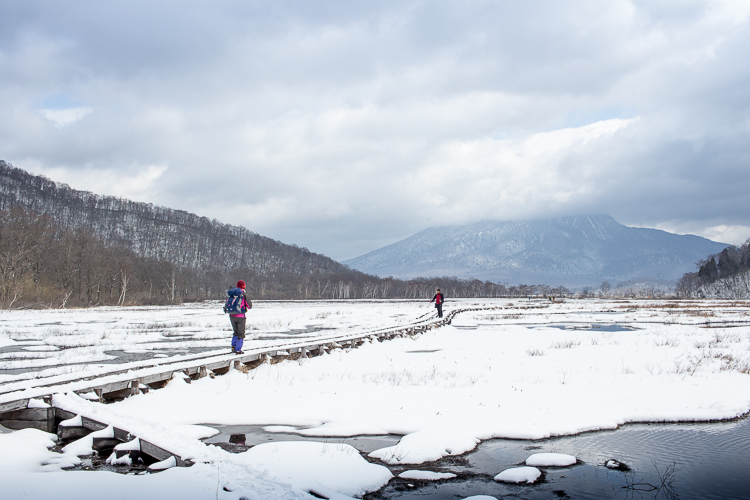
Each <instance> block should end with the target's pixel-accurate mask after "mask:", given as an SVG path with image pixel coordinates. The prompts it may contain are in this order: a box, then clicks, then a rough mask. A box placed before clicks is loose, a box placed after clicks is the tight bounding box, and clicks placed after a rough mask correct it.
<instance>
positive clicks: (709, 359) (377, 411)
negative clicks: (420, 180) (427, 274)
mask: <svg viewBox="0 0 750 500" xmlns="http://www.w3.org/2000/svg"><path fill="white" fill-rule="evenodd" d="M457 307H461V308H468V307H494V308H496V309H493V310H487V311H480V312H467V313H462V314H459V315H458V316H457V317H456V318H455V319H454V320H453V322H452V325H450V326H446V327H443V328H439V329H437V330H432V331H429V332H428V333H425V334H422V335H418V336H415V337H413V338H402V339H395V340H391V341H386V342H382V343H381V342H377V341H376V342H374V343H366V344H365V345H364V346H362V347H360V348H358V349H353V350H348V351H347V350H336V351H333V352H332V353H331V354H327V355H323V356H319V357H315V358H310V359H301V360H299V361H284V362H281V363H278V364H273V365H270V364H263V365H261V366H260V367H258V368H256V369H254V370H251V371H250V372H249V373H243V372H241V371H235V370H232V371H230V372H229V373H228V374H227V375H224V376H220V377H216V378H215V379H210V378H204V379H200V380H198V381H193V383H192V384H187V383H186V382H184V381H183V380H181V379H175V380H173V381H172V382H170V383H169V384H168V385H167V387H166V388H164V389H161V390H157V391H152V392H150V393H149V394H145V395H139V396H134V397H131V398H129V399H126V400H124V401H122V402H120V403H115V404H109V405H102V404H99V403H96V402H91V401H86V400H83V399H81V398H79V397H77V396H75V395H73V394H68V395H62V394H61V395H58V396H56V397H55V403H56V404H59V405H61V406H63V407H65V408H66V409H69V410H71V411H76V412H78V413H82V414H85V415H87V416H90V417H93V418H96V419H97V420H101V421H105V422H108V423H111V424H113V425H117V426H119V427H122V428H125V429H128V430H129V431H131V432H133V433H134V434H135V435H138V436H139V437H141V438H142V439H147V440H149V441H151V442H154V443H155V444H158V445H161V446H163V447H165V448H167V449H169V450H171V451H173V452H175V453H178V454H179V455H181V456H182V457H183V458H190V457H192V458H193V459H194V460H195V461H196V462H197V464H196V465H194V466H193V467H190V468H171V469H168V470H166V471H163V472H159V473H156V474H145V475H138V476H135V475H129V476H128V475H122V474H115V473H112V472H103V471H91V472H88V471H72V472H68V471H62V470H61V467H65V466H69V465H71V464H74V463H76V462H77V461H79V460H80V459H79V458H78V457H77V455H78V454H85V453H86V452H87V451H88V450H90V447H91V446H90V442H86V441H81V442H79V443H74V445H71V446H70V447H69V448H67V449H65V450H63V453H62V454H60V453H55V452H52V451H50V450H48V447H50V446H51V445H52V443H53V441H52V440H51V436H50V435H47V434H45V433H43V432H41V431H33V430H25V431H16V432H12V433H6V434H0V479H2V484H3V486H2V488H3V491H2V493H3V498H6V496H5V494H6V493H7V495H8V496H7V498H53V497H54V498H102V497H103V496H102V492H117V496H116V498H172V497H173V498H186V499H208V498H212V499H215V498H221V499H239V498H248V499H267V498H307V499H310V498H313V497H311V496H310V495H309V494H308V493H307V492H309V491H315V492H317V493H318V494H322V495H324V496H327V497H329V498H350V497H358V496H361V495H363V494H364V493H366V492H367V491H373V490H377V489H378V488H380V487H381V486H382V485H384V484H385V483H386V482H387V481H388V480H389V479H390V477H391V472H390V471H389V470H388V468H386V467H385V465H391V466H393V465H400V466H402V467H403V468H407V469H408V467H409V466H410V465H409V464H423V463H424V462H428V461H433V460H437V459H439V458H441V457H444V456H447V455H459V454H462V453H465V452H467V451H469V450H472V449H473V448H474V447H475V446H476V445H477V443H479V441H480V440H486V439H490V438H493V437H510V438H521V439H540V438H544V437H549V436H555V435H563V434H574V433H579V432H582V431H590V430H597V429H612V428H615V427H616V426H618V425H621V424H624V423H627V422H645V421H650V422H662V421H700V420H713V419H727V418H732V417H736V416H738V415H741V414H744V413H746V412H748V411H750V313H749V311H750V304H748V303H747V302H730V301H718V300H717V301H694V302H670V301H600V300H572V301H567V302H564V303H549V302H544V301H527V300H522V301H517V300H515V301H514V300H506V299H495V300H490V299H486V300H485V299H483V300H468V299H467V300H457V301H451V302H449V303H448V304H447V305H446V309H449V308H457ZM426 312H428V309H427V305H426V304H425V303H424V302H421V303H418V302H408V301H401V302H385V301H384V302H373V301H368V302H357V301H352V302H296V303H278V302H277V303H259V304H257V305H256V307H255V308H253V310H252V311H251V315H250V323H251V324H252V325H253V327H255V328H257V330H254V332H255V333H256V334H257V337H258V339H256V340H251V341H250V342H271V341H272V339H270V338H269V337H273V336H276V337H282V336H289V335H313V336H314V335H321V334H322V333H326V334H329V333H330V332H331V331H332V330H326V329H333V331H335V330H337V329H339V328H340V329H344V330H345V331H347V332H349V331H359V330H363V331H364V330H367V329H372V328H376V327H380V326H388V325H393V324H398V323H399V322H407V321H413V320H414V319H415V318H417V317H418V316H420V315H422V314H425V313H426ZM225 322H226V323H228V321H227V320H226V318H225V317H223V316H222V315H221V313H217V312H216V305H215V304H209V305H189V306H181V307H175V308H156V309H153V308H152V309H147V308H143V309H95V310H78V311H63V312H60V311H41V312H39V311H36V312H28V311H26V312H15V311H14V312H8V311H3V312H0V346H6V347H7V346H12V347H13V348H14V349H16V348H19V347H21V348H28V347H36V348H41V347H44V348H54V349H55V350H54V351H45V350H39V349H34V350H28V349H23V350H15V351H14V352H24V353H29V354H33V355H35V356H30V357H29V359H31V360H34V361H35V362H39V361H38V360H44V359H46V360H47V363H46V364H45V363H41V364H39V365H38V366H39V367H43V366H45V367H48V368H44V369H45V370H62V369H64V367H60V366H55V365H59V364H62V363H61V360H65V362H67V363H82V362H84V361H82V360H81V356H83V354H80V355H79V354H76V355H71V356H70V357H69V358H66V357H64V355H65V354H66V352H67V351H71V350H74V349H88V350H89V351H90V352H91V353H93V354H92V356H93V357H94V358H95V360H99V361H101V360H102V356H108V354H107V351H112V350H134V351H140V350H153V349H163V350H166V349H170V348H175V349H188V348H193V347H212V348H218V347H222V346H225V345H226V344H227V343H228V332H227V330H228V328H227V325H225V324H224V323H225ZM137 325H143V326H137ZM156 325H160V326H156ZM321 329H323V330H321ZM170 333H171V334H172V335H171V336H170ZM175 333H180V334H183V335H174V334H175ZM173 337H177V338H179V340H174V338H173ZM172 342H178V343H179V344H180V345H179V346H175V345H174V344H172ZM84 344H86V345H84ZM58 349H59V350H58ZM50 352H54V353H56V354H55V358H56V362H54V363H50V362H49V361H55V359H54V358H53V359H50V358H49V356H47V355H48V353H50ZM87 352H88V351H87ZM36 355H39V356H36ZM169 355H170V356H171V355H174V353H170V354H169ZM44 356H47V357H46V358H45V357H44ZM29 359H26V360H24V359H16V358H5V360H4V361H3V363H4V364H3V365H2V366H0V368H2V369H5V370H12V369H15V368H20V367H21V366H24V365H23V363H24V362H27V361H29ZM95 360H85V362H90V363H95V362H96V361H95ZM11 363H18V365H12V364H11ZM79 366H80V365H79ZM0 373H1V372H0ZM53 373H56V372H53ZM19 376H20V375H19V374H10V373H8V372H6V375H5V377H6V380H15V382H16V383H17V382H18V380H19V379H18V378H17V377H19ZM211 424H216V425H219V424H227V425H230V424H234V425H240V424H246V425H264V426H268V430H269V431H276V432H281V431H283V432H289V431H293V432H296V433H299V434H301V435H304V436H320V442H318V443H310V442H291V443H290V442H286V443H268V444H262V445H258V446H255V447H253V448H251V449H250V450H248V451H247V452H244V453H239V454H231V453H228V452H225V451H224V450H222V449H220V448H218V447H216V446H207V445H205V444H203V443H202V442H201V441H199V438H200V437H206V436H209V435H212V434H213V433H214V432H215V431H213V430H212V429H211V427H210V426H211ZM360 434H369V435H372V434H399V435H402V436H403V437H402V438H401V440H400V442H399V443H398V444H397V445H395V446H390V447H386V448H382V449H379V450H376V451H374V452H372V453H370V456H369V457H368V458H369V460H370V461H369V462H368V461H366V460H365V459H364V458H363V457H362V456H361V455H360V453H359V452H357V450H355V449H354V448H351V447H350V446H348V445H344V444H340V443H335V440H334V441H333V442H332V441H331V440H326V437H336V436H352V435H360ZM85 439H87V438H84V440H85ZM89 439H90V438H89ZM515 465H517V464H507V463H498V464H497V473H498V474H499V473H501V472H502V471H504V470H507V469H509V468H511V467H513V466H515ZM420 474H421V475H424V473H412V474H407V476H410V475H411V476H413V475H420ZM448 480H450V479H448ZM526 487H533V486H531V485H530V486H526Z"/></svg>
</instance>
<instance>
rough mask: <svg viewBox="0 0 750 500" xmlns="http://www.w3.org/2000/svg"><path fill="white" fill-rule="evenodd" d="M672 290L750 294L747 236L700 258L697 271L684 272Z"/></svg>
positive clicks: (684, 294)
mask: <svg viewBox="0 0 750 500" xmlns="http://www.w3.org/2000/svg"><path fill="white" fill-rule="evenodd" d="M675 292H676V293H677V295H678V296H680V297H717V298H718V297H724V298H748V297H750V239H748V240H747V241H746V242H745V243H744V244H743V245H742V246H739V247H727V248H725V249H724V250H722V251H721V252H720V253H718V254H715V255H709V256H708V258H707V259H705V260H703V261H701V262H699V263H698V271H697V272H693V273H686V274H685V275H683V276H682V278H680V280H679V281H678V282H677V286H676V287H675Z"/></svg>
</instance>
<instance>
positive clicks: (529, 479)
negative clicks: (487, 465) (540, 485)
mask: <svg viewBox="0 0 750 500" xmlns="http://www.w3.org/2000/svg"><path fill="white" fill-rule="evenodd" d="M541 475H542V472H541V471H540V470H539V469H537V468H536V467H514V468H512V469H505V470H504V471H502V472H501V473H500V474H498V475H497V476H495V481H498V482H502V483H527V484H531V483H534V482H535V481H536V480H537V479H539V477H540V476H541Z"/></svg>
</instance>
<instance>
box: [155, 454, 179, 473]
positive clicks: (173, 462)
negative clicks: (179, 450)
mask: <svg viewBox="0 0 750 500" xmlns="http://www.w3.org/2000/svg"><path fill="white" fill-rule="evenodd" d="M172 467H177V459H176V458H175V457H174V456H171V457H169V458H167V459H166V460H162V461H161V462H156V463H155V464H151V465H149V466H148V470H154V471H156V470H166V469H171V468H172Z"/></svg>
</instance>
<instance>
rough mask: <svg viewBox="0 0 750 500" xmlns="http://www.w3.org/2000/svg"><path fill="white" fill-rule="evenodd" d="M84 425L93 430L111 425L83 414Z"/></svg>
mask: <svg viewBox="0 0 750 500" xmlns="http://www.w3.org/2000/svg"><path fill="white" fill-rule="evenodd" d="M81 421H82V423H83V426H84V427H85V428H87V429H89V430H92V431H100V430H102V429H106V428H107V427H109V426H108V425H107V424H105V423H102V422H99V421H98V420H94V419H93V418H89V417H85V416H81Z"/></svg>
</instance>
